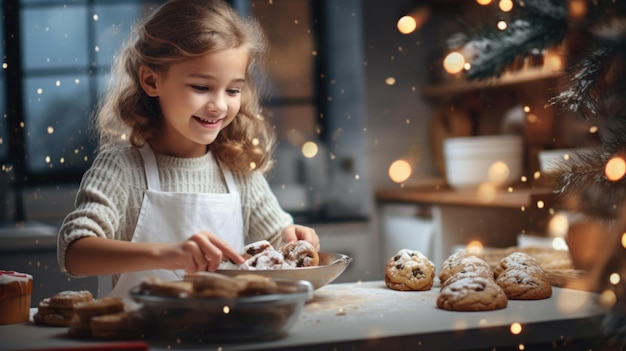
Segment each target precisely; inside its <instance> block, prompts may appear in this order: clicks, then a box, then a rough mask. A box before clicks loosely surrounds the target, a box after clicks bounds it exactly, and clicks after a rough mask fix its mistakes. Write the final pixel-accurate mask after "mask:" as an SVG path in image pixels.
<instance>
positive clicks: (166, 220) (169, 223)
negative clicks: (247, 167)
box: [99, 144, 243, 297]
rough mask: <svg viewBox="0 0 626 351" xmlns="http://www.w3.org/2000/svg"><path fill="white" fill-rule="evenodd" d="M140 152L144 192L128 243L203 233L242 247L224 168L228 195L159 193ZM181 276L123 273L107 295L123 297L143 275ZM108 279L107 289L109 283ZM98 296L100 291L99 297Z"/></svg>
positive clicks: (151, 166) (153, 169) (150, 159)
mask: <svg viewBox="0 0 626 351" xmlns="http://www.w3.org/2000/svg"><path fill="white" fill-rule="evenodd" d="M140 151H141V155H142V157H143V161H144V166H145V169H146V180H147V185H148V189H147V190H146V193H145V194H144V198H143V203H142V204H141V211H140V213H139V218H138V220H137V226H136V227H135V232H134V234H133V238H132V240H131V241H132V242H161V243H174V242H180V241H183V240H185V239H186V238H188V237H189V236H191V235H192V234H194V233H197V232H200V231H204V230H206V231H209V232H211V233H214V234H217V235H219V236H220V238H222V239H223V240H224V241H226V242H227V243H228V244H229V245H230V246H232V247H233V248H234V249H235V250H237V251H239V250H241V249H242V248H243V215H242V213H241V199H240V198H239V192H238V190H237V186H236V184H235V181H234V179H233V175H232V173H231V172H230V171H229V170H228V169H226V168H224V167H222V166H221V165H220V168H221V169H222V172H223V174H224V178H225V179H226V185H227V187H228V193H225V194H223V193H211V194H207V193H173V192H162V191H161V185H160V181H159V171H158V166H157V163H156V158H155V156H154V152H153V151H152V149H151V148H150V146H149V145H147V144H146V146H144V147H142V148H141V149H140ZM184 274H185V272H184V271H183V270H176V271H171V270H164V269H157V270H149V271H141V272H131V273H123V274H121V275H120V278H119V280H118V281H117V284H116V285H115V287H114V288H113V290H112V291H111V293H110V295H111V296H121V297H127V296H128V291H129V289H131V288H133V287H135V286H137V285H138V284H139V283H140V282H141V279H142V278H144V277H147V276H154V277H158V278H161V279H166V280H179V279H182V278H183V276H184ZM108 278H109V280H108V284H109V286H110V284H111V280H110V277H108ZM100 285H101V286H102V284H100ZM101 294H102V291H101V292H100V294H99V295H101Z"/></svg>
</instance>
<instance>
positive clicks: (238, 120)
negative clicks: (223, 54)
mask: <svg viewBox="0 0 626 351" xmlns="http://www.w3.org/2000/svg"><path fill="white" fill-rule="evenodd" d="M240 47H243V48H245V49H246V51H247V52H248V56H249V59H248V68H247V71H246V77H245V79H246V84H245V85H244V87H243V90H242V92H241V107H240V110H239V113H238V114H237V116H236V117H235V119H234V120H233V122H232V123H231V124H230V125H228V126H227V127H226V128H225V129H223V130H222V131H221V132H220V133H219V135H218V137H217V138H216V140H215V141H214V142H213V143H212V144H211V146H210V147H211V152H213V153H214V155H215V156H216V157H218V158H219V159H220V160H221V161H222V162H223V163H224V164H226V165H227V166H228V167H229V168H230V169H231V170H234V171H242V172H249V171H252V170H259V171H261V172H265V171H267V170H269V168H270V167H271V163H272V162H271V159H270V154H271V151H272V148H273V146H274V142H275V139H274V133H273V130H272V128H271V127H270V126H269V124H268V123H267V121H266V120H265V118H264V117H263V115H262V108H261V104H260V98H261V92H260V89H259V87H260V85H259V84H255V82H254V80H255V79H259V78H262V77H263V75H262V74H261V73H262V71H260V70H259V67H260V66H261V65H260V63H261V62H262V61H264V59H265V55H266V52H267V41H266V38H265V36H264V34H263V30H262V29H261V26H260V25H259V24H258V22H257V21H256V20H254V19H253V18H248V17H245V18H244V17H242V16H240V15H238V14H237V12H235V10H234V9H233V8H231V7H230V5H228V4H227V3H225V2H224V1H221V0H171V1H169V2H167V3H165V4H163V5H162V6H160V7H159V8H157V9H156V10H155V11H154V12H153V13H152V14H151V15H149V16H148V17H147V18H145V19H144V20H143V21H141V22H139V23H138V24H137V25H136V26H135V27H134V30H133V32H132V33H131V35H130V36H129V38H128V39H127V40H126V42H125V43H124V45H123V46H122V48H121V50H120V53H119V55H118V56H117V57H116V60H115V62H114V65H113V67H112V70H111V77H110V81H109V85H108V87H107V89H106V90H105V92H104V95H103V97H102V99H101V100H100V103H99V104H98V106H97V107H96V109H95V112H94V120H93V122H94V125H93V127H95V128H96V130H97V135H98V149H99V151H102V150H105V149H108V148H111V147H117V146H120V145H128V143H129V142H130V144H131V145H133V146H135V147H140V146H142V145H144V144H145V143H146V142H147V141H149V140H150V138H152V137H153V136H155V135H158V133H160V130H161V128H162V125H163V118H162V113H161V110H160V107H159V102H158V98H154V97H150V96H148V95H147V94H146V93H145V92H144V91H143V89H142V88H141V85H140V83H139V76H138V72H139V67H140V66H142V65H145V66H147V67H149V68H150V69H152V70H154V71H155V72H166V71H167V70H168V69H169V67H170V66H171V65H172V64H174V63H178V62H181V61H185V60H189V59H193V58H197V57H200V56H203V55H206V54H209V53H212V52H217V51H220V50H226V49H230V48H240Z"/></svg>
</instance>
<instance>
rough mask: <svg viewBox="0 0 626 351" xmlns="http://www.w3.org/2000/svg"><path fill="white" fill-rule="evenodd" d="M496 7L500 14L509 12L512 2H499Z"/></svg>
mask: <svg viewBox="0 0 626 351" xmlns="http://www.w3.org/2000/svg"><path fill="white" fill-rule="evenodd" d="M498 7H499V8H500V11H502V12H509V11H511V10H512V9H513V1H511V0H500V2H499V3H498Z"/></svg>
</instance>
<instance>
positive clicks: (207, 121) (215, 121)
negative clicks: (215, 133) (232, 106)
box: [193, 116, 221, 124]
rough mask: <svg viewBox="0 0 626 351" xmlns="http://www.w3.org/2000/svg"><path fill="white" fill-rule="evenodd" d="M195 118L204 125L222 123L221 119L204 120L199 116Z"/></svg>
mask: <svg viewBox="0 0 626 351" xmlns="http://www.w3.org/2000/svg"><path fill="white" fill-rule="evenodd" d="M193 118H194V119H195V120H196V121H198V122H200V123H202V124H217V123H219V122H220V121H221V119H219V118H218V119H208V118H202V117H198V116H193Z"/></svg>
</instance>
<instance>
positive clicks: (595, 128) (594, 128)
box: [589, 126, 598, 134]
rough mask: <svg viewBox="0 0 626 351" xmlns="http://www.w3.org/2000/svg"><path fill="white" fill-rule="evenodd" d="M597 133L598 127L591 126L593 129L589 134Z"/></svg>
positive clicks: (590, 129)
mask: <svg viewBox="0 0 626 351" xmlns="http://www.w3.org/2000/svg"><path fill="white" fill-rule="evenodd" d="M597 132H598V126H591V127H589V133H591V134H595V133H597Z"/></svg>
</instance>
